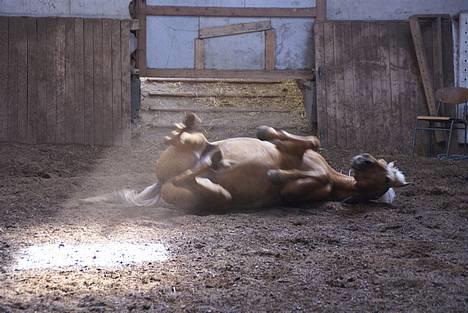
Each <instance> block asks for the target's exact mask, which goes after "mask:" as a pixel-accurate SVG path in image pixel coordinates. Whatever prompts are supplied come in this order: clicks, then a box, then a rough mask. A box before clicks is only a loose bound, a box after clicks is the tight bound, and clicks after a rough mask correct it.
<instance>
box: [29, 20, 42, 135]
mask: <svg viewBox="0 0 468 313" xmlns="http://www.w3.org/2000/svg"><path fill="white" fill-rule="evenodd" d="M26 31H27V37H28V47H27V54H28V56H27V58H28V61H27V77H28V78H27V97H28V99H27V108H28V114H27V116H28V117H27V123H28V126H27V142H28V143H36V142H37V133H38V125H39V123H40V122H41V121H40V119H39V117H38V113H39V106H40V102H39V97H38V83H39V72H40V68H39V62H38V60H37V58H38V57H39V51H38V40H37V21H36V19H27V20H26Z"/></svg>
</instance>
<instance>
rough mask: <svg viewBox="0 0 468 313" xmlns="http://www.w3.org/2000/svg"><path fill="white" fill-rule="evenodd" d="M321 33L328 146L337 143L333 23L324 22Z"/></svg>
mask: <svg viewBox="0 0 468 313" xmlns="http://www.w3.org/2000/svg"><path fill="white" fill-rule="evenodd" d="M323 34H324V37H325V38H329V40H325V45H324V54H325V58H324V62H325V63H324V66H325V68H326V70H325V81H326V85H327V96H326V106H325V110H326V118H327V129H328V131H327V132H328V136H327V138H328V143H327V145H328V146H331V145H333V146H335V145H336V144H337V127H339V125H337V121H336V114H337V110H338V97H337V85H336V84H335V82H336V78H335V72H336V67H335V40H334V39H335V25H334V24H333V23H325V24H324V25H323Z"/></svg>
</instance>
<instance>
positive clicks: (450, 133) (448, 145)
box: [445, 121, 454, 157]
mask: <svg viewBox="0 0 468 313" xmlns="http://www.w3.org/2000/svg"><path fill="white" fill-rule="evenodd" d="M453 124H454V121H452V122H451V123H450V131H449V137H448V140H447V151H446V152H445V155H446V156H447V157H448V156H449V153H450V142H451V141H452V132H453Z"/></svg>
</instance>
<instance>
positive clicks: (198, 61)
mask: <svg viewBox="0 0 468 313" xmlns="http://www.w3.org/2000/svg"><path fill="white" fill-rule="evenodd" d="M195 68H196V69H197V70H202V69H204V68H205V43H204V41H203V39H195Z"/></svg>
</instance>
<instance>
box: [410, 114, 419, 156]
mask: <svg viewBox="0 0 468 313" xmlns="http://www.w3.org/2000/svg"><path fill="white" fill-rule="evenodd" d="M417 132H418V121H416V125H415V126H414V132H413V148H412V150H411V155H412V156H413V157H414V149H415V148H416V133H417Z"/></svg>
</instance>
